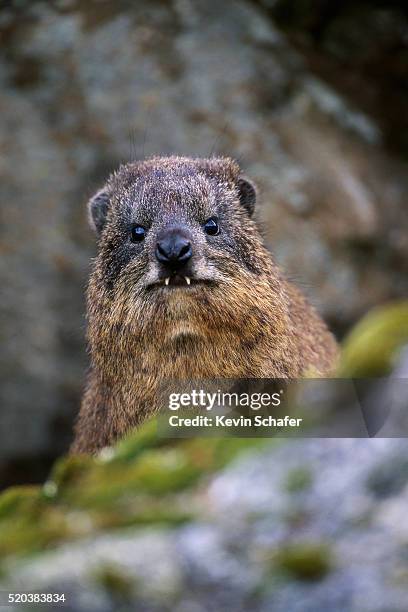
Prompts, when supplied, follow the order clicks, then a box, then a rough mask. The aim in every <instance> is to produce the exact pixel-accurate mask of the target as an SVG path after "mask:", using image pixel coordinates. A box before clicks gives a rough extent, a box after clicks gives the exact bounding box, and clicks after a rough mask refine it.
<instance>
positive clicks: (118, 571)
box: [91, 563, 137, 601]
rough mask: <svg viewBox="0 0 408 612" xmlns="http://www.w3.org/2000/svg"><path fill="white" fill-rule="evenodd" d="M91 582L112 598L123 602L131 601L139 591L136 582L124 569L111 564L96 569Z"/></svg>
mask: <svg viewBox="0 0 408 612" xmlns="http://www.w3.org/2000/svg"><path fill="white" fill-rule="evenodd" d="M91 580H92V581H93V582H95V583H96V584H97V585H98V586H99V587H102V588H103V589H104V590H105V591H106V592H107V593H108V594H109V595H110V596H111V597H112V598H114V599H120V600H123V601H129V600H130V599H131V598H132V596H133V595H134V592H135V590H137V584H136V581H135V580H134V579H133V578H131V577H130V576H128V575H127V574H126V573H125V572H124V570H123V568H122V567H120V566H119V565H115V564H111V563H109V564H106V565H101V566H99V567H98V568H96V570H95V571H94V572H93V573H92V574H91Z"/></svg>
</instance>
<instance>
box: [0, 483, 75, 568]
mask: <svg viewBox="0 0 408 612" xmlns="http://www.w3.org/2000/svg"><path fill="white" fill-rule="evenodd" d="M68 535H69V530H68V528H67V523H66V521H65V517H64V513H63V512H62V510H61V509H60V508H58V507H56V506H54V505H53V504H50V503H49V501H48V500H47V498H46V496H45V495H44V494H43V491H42V489H41V488H40V487H13V488H12V489H9V490H8V491H6V492H5V493H3V495H1V496H0V556H1V557H3V556H5V555H9V554H19V553H22V552H24V553H27V552H34V551H36V550H42V549H44V548H45V547H47V546H49V545H50V544H52V543H54V542H57V541H59V540H60V539H63V538H65V537H67V536H68Z"/></svg>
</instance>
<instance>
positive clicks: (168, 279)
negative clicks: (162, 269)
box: [164, 276, 170, 285]
mask: <svg viewBox="0 0 408 612" xmlns="http://www.w3.org/2000/svg"><path fill="white" fill-rule="evenodd" d="M164 282H165V283H166V285H168V284H169V282H170V276H168V277H167V278H165V279H164Z"/></svg>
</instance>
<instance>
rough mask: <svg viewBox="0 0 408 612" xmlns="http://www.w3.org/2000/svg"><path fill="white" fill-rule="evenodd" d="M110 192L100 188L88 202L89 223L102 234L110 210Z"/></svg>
mask: <svg viewBox="0 0 408 612" xmlns="http://www.w3.org/2000/svg"><path fill="white" fill-rule="evenodd" d="M109 203H110V194H109V193H108V191H107V190H106V189H100V190H99V191H97V193H95V195H94V196H92V198H91V199H90V200H89V202H88V215H89V224H90V226H91V228H92V229H93V230H94V231H95V232H96V233H97V234H100V233H101V231H102V230H103V227H104V225H105V221H106V217H107V214H108V210H109Z"/></svg>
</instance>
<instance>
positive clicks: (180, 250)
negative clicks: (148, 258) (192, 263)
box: [156, 231, 193, 270]
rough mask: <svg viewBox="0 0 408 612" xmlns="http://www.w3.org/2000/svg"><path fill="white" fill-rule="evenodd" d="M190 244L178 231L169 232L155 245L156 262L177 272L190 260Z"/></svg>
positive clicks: (191, 252)
mask: <svg viewBox="0 0 408 612" xmlns="http://www.w3.org/2000/svg"><path fill="white" fill-rule="evenodd" d="M192 255H193V251H192V248H191V242H190V240H189V239H188V238H186V236H184V235H183V234H182V233H181V232H180V231H170V232H168V233H167V234H166V235H165V236H163V237H162V238H161V239H160V240H158V241H157V245H156V257H157V259H158V261H159V262H160V263H161V264H163V265H164V266H166V267H167V268H170V269H172V270H178V269H179V268H181V267H182V266H184V265H185V264H186V263H187V262H188V261H189V259H191V257H192Z"/></svg>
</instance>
